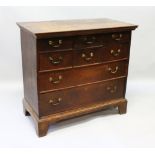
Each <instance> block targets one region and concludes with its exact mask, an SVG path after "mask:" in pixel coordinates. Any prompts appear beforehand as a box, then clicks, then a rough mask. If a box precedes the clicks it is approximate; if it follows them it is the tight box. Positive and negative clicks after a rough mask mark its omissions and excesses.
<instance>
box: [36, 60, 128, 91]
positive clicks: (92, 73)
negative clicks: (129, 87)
mask: <svg viewBox="0 0 155 155" xmlns="http://www.w3.org/2000/svg"><path fill="white" fill-rule="evenodd" d="M127 70H128V61H119V62H112V63H110V64H109V63H108V64H104V65H102V64H101V65H96V66H90V67H82V68H73V69H68V70H63V71H52V72H46V73H41V74H39V90H40V92H48V91H51V90H55V89H56V90H57V89H62V88H68V87H73V86H74V87H76V86H78V85H86V84H89V83H93V82H98V81H103V80H109V79H112V78H118V77H122V76H127ZM60 77H61V78H60ZM50 78H52V79H53V81H50V80H49V79H50Z"/></svg>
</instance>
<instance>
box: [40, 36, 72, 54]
mask: <svg viewBox="0 0 155 155" xmlns="http://www.w3.org/2000/svg"><path fill="white" fill-rule="evenodd" d="M72 40H73V39H72V38H65V37H62V38H50V39H39V40H37V50H38V51H41V52H42V51H58V50H68V49H72V43H73V42H72Z"/></svg>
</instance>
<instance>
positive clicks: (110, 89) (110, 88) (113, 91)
mask: <svg viewBox="0 0 155 155" xmlns="http://www.w3.org/2000/svg"><path fill="white" fill-rule="evenodd" d="M107 90H108V91H109V92H110V93H115V92H116V90H117V86H113V87H112V86H108V87H107Z"/></svg>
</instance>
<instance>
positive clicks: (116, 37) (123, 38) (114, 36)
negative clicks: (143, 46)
mask: <svg viewBox="0 0 155 155" xmlns="http://www.w3.org/2000/svg"><path fill="white" fill-rule="evenodd" d="M107 37H108V40H109V41H115V42H127V41H130V39H131V32H115V33H111V34H109V35H108V36H107Z"/></svg>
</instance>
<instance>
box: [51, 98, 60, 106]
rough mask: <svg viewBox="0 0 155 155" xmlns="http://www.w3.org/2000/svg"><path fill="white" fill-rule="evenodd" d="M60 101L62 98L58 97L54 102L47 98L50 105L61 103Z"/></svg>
mask: <svg viewBox="0 0 155 155" xmlns="http://www.w3.org/2000/svg"><path fill="white" fill-rule="evenodd" d="M61 101H62V98H60V97H59V98H58V99H57V100H56V101H55V102H54V100H52V99H50V100H49V103H50V104H51V105H54V106H56V105H59V104H60V103H61Z"/></svg>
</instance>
